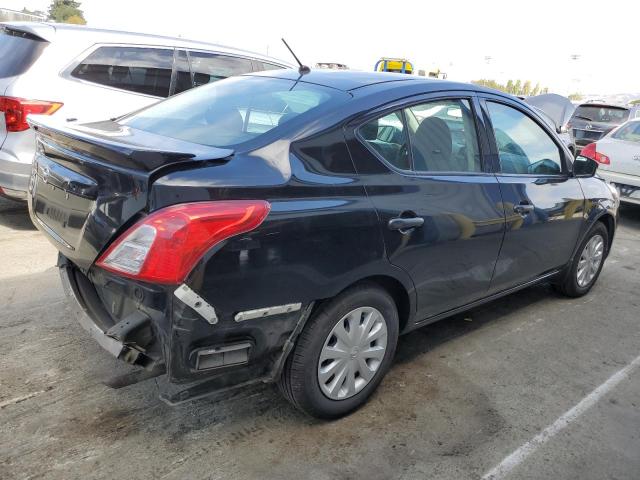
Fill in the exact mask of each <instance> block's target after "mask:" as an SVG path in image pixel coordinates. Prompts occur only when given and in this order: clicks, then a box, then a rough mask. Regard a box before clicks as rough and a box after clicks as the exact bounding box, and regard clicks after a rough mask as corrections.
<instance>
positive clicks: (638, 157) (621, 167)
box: [597, 136, 640, 177]
mask: <svg viewBox="0 0 640 480" xmlns="http://www.w3.org/2000/svg"><path fill="white" fill-rule="evenodd" d="M597 145H598V147H597V150H598V151H599V152H600V153H604V154H605V155H607V156H608V157H609V160H610V161H611V164H610V165H600V167H599V168H602V169H603V170H609V171H611V172H616V173H622V174H625V175H634V176H637V177H640V143H638V142H631V141H627V140H619V139H616V138H611V137H610V136H609V137H605V138H603V139H602V140H600V141H599V142H598V144H597Z"/></svg>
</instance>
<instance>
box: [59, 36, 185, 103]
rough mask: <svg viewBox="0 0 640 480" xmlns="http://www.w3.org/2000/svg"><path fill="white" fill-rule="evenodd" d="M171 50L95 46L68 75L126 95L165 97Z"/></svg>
mask: <svg viewBox="0 0 640 480" xmlns="http://www.w3.org/2000/svg"><path fill="white" fill-rule="evenodd" d="M172 65H173V50H171V49H163V48H143V47H99V48H98V49H96V50H95V51H93V52H92V53H91V54H90V55H89V56H88V57H87V58H85V59H84V60H83V61H82V63H80V65H78V66H77V67H76V68H74V69H73V71H72V72H71V76H73V77H75V78H79V79H81V80H84V81H87V82H92V83H98V84H100V85H106V86H108V87H113V88H120V89H122V90H128V91H130V92H136V93H143V94H145V95H153V96H154V97H167V96H168V95H169V86H170V85H171V68H172Z"/></svg>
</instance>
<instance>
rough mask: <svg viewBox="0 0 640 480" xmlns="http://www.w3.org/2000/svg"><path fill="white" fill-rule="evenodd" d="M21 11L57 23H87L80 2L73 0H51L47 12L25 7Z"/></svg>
mask: <svg viewBox="0 0 640 480" xmlns="http://www.w3.org/2000/svg"><path fill="white" fill-rule="evenodd" d="M22 13H28V14H30V15H37V16H39V17H46V18H47V20H50V21H53V22H58V23H74V24H76V25H85V24H86V23H87V21H86V20H85V19H84V14H83V13H82V10H80V2H76V1H75V0H52V1H51V4H50V5H49V10H48V11H47V13H45V12H43V11H41V10H28V9H26V8H23V9H22Z"/></svg>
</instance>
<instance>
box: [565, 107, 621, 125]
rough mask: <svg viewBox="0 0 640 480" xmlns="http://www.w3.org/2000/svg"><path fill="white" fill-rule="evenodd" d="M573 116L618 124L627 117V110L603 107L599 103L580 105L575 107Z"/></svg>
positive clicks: (591, 120) (590, 120)
mask: <svg viewBox="0 0 640 480" xmlns="http://www.w3.org/2000/svg"><path fill="white" fill-rule="evenodd" d="M573 116H574V117H577V118H579V119H582V120H588V121H589V122H598V123H611V124H613V125H619V124H621V123H623V122H626V121H627V119H628V118H629V110H627V109H626V108H616V107H605V106H600V105H580V106H579V107H578V108H576V111H575V113H574V114H573Z"/></svg>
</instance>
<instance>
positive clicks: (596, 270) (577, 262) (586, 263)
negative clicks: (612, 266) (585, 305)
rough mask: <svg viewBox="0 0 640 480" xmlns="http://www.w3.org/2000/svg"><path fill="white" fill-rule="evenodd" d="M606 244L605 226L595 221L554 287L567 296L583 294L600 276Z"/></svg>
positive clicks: (606, 233) (607, 237) (607, 236)
mask: <svg viewBox="0 0 640 480" xmlns="http://www.w3.org/2000/svg"><path fill="white" fill-rule="evenodd" d="M608 246H609V233H608V231H607V228H606V227H605V226H604V225H603V224H602V223H600V222H597V223H596V224H595V225H594V226H593V227H592V228H591V230H590V231H589V233H588V234H587V235H586V237H585V238H584V240H582V243H581V244H580V247H579V248H578V254H577V255H576V256H575V258H574V259H573V261H572V263H571V265H570V266H569V267H568V271H567V272H565V274H564V276H563V279H562V281H561V282H559V283H557V284H555V287H556V289H557V290H558V291H559V292H560V293H562V294H564V295H567V296H569V297H581V296H582V295H585V294H586V293H587V292H588V291H589V290H591V287H593V285H594V284H595V283H596V281H597V280H598V277H599V276H600V272H601V271H602V266H603V265H604V259H605V256H606V252H607V249H608Z"/></svg>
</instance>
